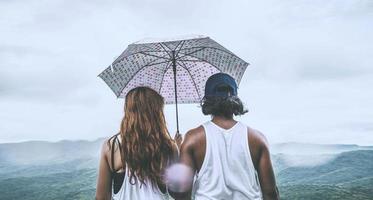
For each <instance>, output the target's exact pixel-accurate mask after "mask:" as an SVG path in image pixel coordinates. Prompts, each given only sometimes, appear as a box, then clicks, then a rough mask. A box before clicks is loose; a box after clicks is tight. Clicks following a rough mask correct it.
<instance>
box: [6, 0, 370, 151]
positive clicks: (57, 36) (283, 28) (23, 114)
mask: <svg viewBox="0 0 373 200" xmlns="http://www.w3.org/2000/svg"><path fill="white" fill-rule="evenodd" d="M0 34H1V37H0V142H19V141H25V140H48V141H57V140H61V139H72V140H76V139H89V140H93V139H96V138H98V137H108V136H110V135H112V134H114V133H115V132H116V131H117V130H118V128H119V123H120V120H121V118H122V115H123V111H122V110H123V103H124V102H123V100H122V99H116V97H115V96H114V94H113V93H112V92H111V90H110V89H109V88H108V87H107V86H106V85H105V84H104V82H103V81H102V80H100V79H99V78H97V75H98V74H99V73H100V72H101V71H102V70H104V69H105V68H106V67H107V66H108V65H109V64H110V63H111V62H113V60H114V59H115V58H116V57H117V56H118V55H119V54H120V53H121V52H122V51H123V50H124V49H125V48H126V47H127V45H128V44H130V43H132V42H135V41H138V40H140V39H143V38H147V37H163V38H164V37H174V36H181V35H190V34H199V35H201V34H202V35H207V36H210V37H211V38H212V39H214V40H216V41H217V42H219V43H220V44H222V45H223V46H225V47H226V48H228V49H230V50H231V51H233V52H234V53H235V54H237V55H238V56H240V57H241V58H243V59H244V60H246V61H248V62H249V63H250V64H251V65H250V66H249V67H248V69H247V70H246V73H245V75H244V77H243V79H242V82H241V85H240V88H239V96H240V97H241V99H242V100H243V101H244V102H245V105H246V106H247V107H248V109H249V110H250V112H249V113H248V114H246V115H245V116H243V117H240V118H237V119H239V120H241V121H243V122H245V123H246V124H247V125H249V126H251V127H253V128H256V129H259V130H261V131H262V132H263V133H264V134H265V135H266V136H267V138H268V140H269V142H270V143H278V142H290V141H296V142H307V143H356V144H361V145H373V91H372V88H373V37H372V35H373V1H370V0H281V1H275V0H268V1H247V0H241V1H228V0H227V1H219V0H208V1H201V0H185V1H175V0H157V1H155V0H136V1H99V0H82V1H73V0H54V1H50V0H44V1H41V0H39V1H36V0H27V1H26V0H15V1H0ZM180 115H181V117H180V122H181V130H182V131H183V132H185V131H187V130H188V129H190V128H193V127H195V126H197V125H198V124H200V123H202V122H204V121H206V120H209V117H205V116H203V115H202V113H201V112H200V108H199V107H198V106H197V105H182V106H180ZM166 117H167V121H168V125H169V129H170V131H171V132H174V131H175V120H174V107H173V106H167V107H166Z"/></svg>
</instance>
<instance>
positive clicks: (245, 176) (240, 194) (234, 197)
mask: <svg viewBox="0 0 373 200" xmlns="http://www.w3.org/2000/svg"><path fill="white" fill-rule="evenodd" d="M203 127H204V129H205V135H206V153H205V158H204V161H203V164H202V166H201V169H200V171H199V173H198V174H197V175H196V177H195V182H194V186H193V196H194V199H195V200H218V199H219V200H220V199H221V200H223V199H228V200H245V199H247V200H257V199H262V194H261V189H260V185H259V181H258V176H257V172H256V170H255V167H254V164H253V162H252V160H251V155H250V148H249V142H248V137H247V133H248V131H247V126H246V125H245V124H243V123H241V122H237V123H236V124H235V125H234V126H233V127H232V128H230V129H228V130H225V129H223V128H221V127H219V126H218V125H216V124H214V123H213V122H212V121H209V122H206V123H205V124H203Z"/></svg>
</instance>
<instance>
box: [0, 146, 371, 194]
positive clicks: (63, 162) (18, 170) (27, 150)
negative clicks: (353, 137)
mask: <svg viewBox="0 0 373 200" xmlns="http://www.w3.org/2000/svg"><path fill="white" fill-rule="evenodd" d="M103 141H104V139H98V140H96V141H61V142H56V143H50V142H23V143H14V144H0V199H1V200H11V199H24V197H25V196H27V199H29V200H44V199H45V200H47V199H48V200H49V199H63V200H65V199H93V198H94V193H95V185H96V177H97V167H98V157H99V151H100V148H101V145H102V142H103ZM271 149H272V161H273V165H274V167H275V172H276V177H277V182H278V185H279V190H280V194H281V199H285V200H287V199H289V200H294V199H295V200H296V199H299V200H318V199H320V200H337V199H338V200H340V199H347V200H349V199H351V200H352V199H353V200H360V199H361V200H365V199H367V200H368V199H370V200H372V199H373V148H372V147H362V146H358V145H317V144H316V145H315V144H299V143H284V144H274V145H272V146H271Z"/></svg>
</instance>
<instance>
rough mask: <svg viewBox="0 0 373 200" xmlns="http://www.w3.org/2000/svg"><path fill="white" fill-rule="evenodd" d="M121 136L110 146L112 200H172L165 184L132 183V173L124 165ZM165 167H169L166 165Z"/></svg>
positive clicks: (114, 139)
mask: <svg viewBox="0 0 373 200" xmlns="http://www.w3.org/2000/svg"><path fill="white" fill-rule="evenodd" d="M120 141H121V139H120V135H115V136H114V137H112V138H111V139H110V140H109V143H110V144H111V145H110V146H111V147H110V155H109V157H110V166H111V169H112V177H113V181H112V182H113V185H112V199H113V200H123V199H133V200H138V199H152V200H167V199H171V198H170V196H169V194H168V191H167V189H166V187H165V185H164V184H162V183H159V184H157V185H153V184H152V183H151V182H149V181H148V180H145V184H141V183H140V182H136V183H135V184H132V183H131V182H130V177H131V176H130V171H129V170H127V168H126V167H125V166H123V164H122V159H121V154H120V151H119V149H120V148H121V146H122V145H121V143H120ZM164 166H167V164H165V165H164Z"/></svg>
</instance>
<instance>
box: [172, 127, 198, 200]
mask: <svg viewBox="0 0 373 200" xmlns="http://www.w3.org/2000/svg"><path fill="white" fill-rule="evenodd" d="M196 134H197V133H196V129H192V130H190V131H188V132H187V133H186V134H185V137H184V140H183V143H182V144H181V147H180V158H179V159H180V160H179V163H180V164H183V165H185V166H187V167H189V168H190V169H191V170H192V171H191V172H185V173H187V174H186V175H187V176H194V173H195V171H196V163H195V159H194V148H195V144H196V139H197V138H196ZM189 173H191V174H189ZM190 178H191V180H193V177H190ZM183 187H185V188H188V190H187V191H185V192H175V191H170V194H171V196H172V197H174V198H175V199H176V200H189V199H191V193H192V187H193V181H191V182H189V183H188V185H186V186H183Z"/></svg>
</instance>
